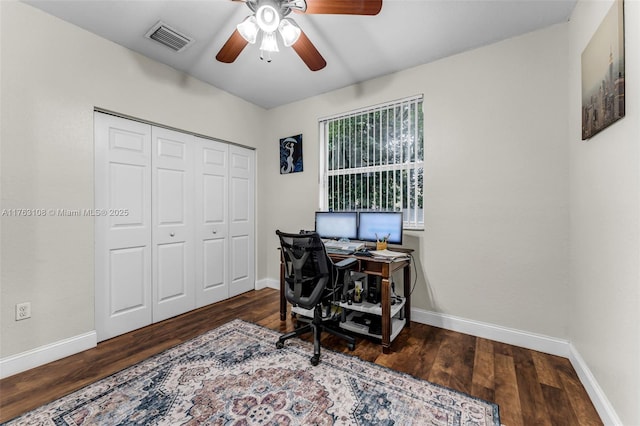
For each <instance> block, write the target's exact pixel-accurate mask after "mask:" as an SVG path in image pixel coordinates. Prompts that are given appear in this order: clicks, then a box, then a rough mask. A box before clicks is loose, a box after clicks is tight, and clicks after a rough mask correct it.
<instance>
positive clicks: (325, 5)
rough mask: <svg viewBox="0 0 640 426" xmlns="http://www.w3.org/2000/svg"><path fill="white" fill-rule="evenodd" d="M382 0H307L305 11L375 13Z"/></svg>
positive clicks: (316, 12)
mask: <svg viewBox="0 0 640 426" xmlns="http://www.w3.org/2000/svg"><path fill="white" fill-rule="evenodd" d="M381 9H382V0H307V11H306V12H305V13H314V14H336V15H377V14H378V13H380V10H381Z"/></svg>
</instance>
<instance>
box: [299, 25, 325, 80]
mask: <svg viewBox="0 0 640 426" xmlns="http://www.w3.org/2000/svg"><path fill="white" fill-rule="evenodd" d="M291 47H292V48H293V50H295V51H296V53H297V54H298V56H300V59H302V60H303V61H304V63H305V64H307V66H308V67H309V69H310V70H311V71H318V70H321V69H322V68H324V67H326V66H327V61H325V60H324V58H323V57H322V55H321V54H320V52H318V49H316V47H315V46H314V45H313V43H311V40H309V37H307V35H306V34H305V33H304V32H301V33H300V37H299V38H298V41H296V42H295V43H294V44H293V45H292V46H291Z"/></svg>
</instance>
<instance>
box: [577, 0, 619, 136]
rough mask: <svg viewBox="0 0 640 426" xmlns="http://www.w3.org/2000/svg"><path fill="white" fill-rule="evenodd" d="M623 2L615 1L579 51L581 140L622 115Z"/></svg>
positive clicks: (602, 128) (607, 125)
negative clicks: (585, 45)
mask: <svg viewBox="0 0 640 426" xmlns="http://www.w3.org/2000/svg"><path fill="white" fill-rule="evenodd" d="M624 78H625V74H624V2H623V0H616V1H615V2H614V3H613V5H612V6H611V9H610V10H609V12H608V13H607V15H606V16H605V17H604V19H603V20H602V23H601V24H600V26H599V27H598V29H597V30H596V32H595V34H594V35H593V37H592V38H591V40H590V41H589V44H587V47H586V48H585V49H584V51H583V52H582V140H586V139H589V138H590V137H592V136H593V135H595V134H596V133H598V132H600V131H602V130H604V129H605V128H607V127H609V126H610V125H612V124H613V123H615V122H616V121H618V120H620V119H621V118H622V117H624V115H625V98H624V96H625V87H624Z"/></svg>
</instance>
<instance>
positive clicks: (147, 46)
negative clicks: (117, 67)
mask: <svg viewBox="0 0 640 426" xmlns="http://www.w3.org/2000/svg"><path fill="white" fill-rule="evenodd" d="M23 1H25V3H28V4H31V5H32V6H34V7H37V8H39V9H42V10H44V11H46V12H48V13H50V14H52V15H55V16H57V17H59V18H61V19H63V20H65V21H68V22H70V23H73V24H75V25H77V26H79V27H82V28H84V29H86V30H88V31H90V32H92V33H95V34H98V35H100V36H102V37H104V38H107V39H109V40H112V41H114V42H116V43H118V44H120V45H122V46H125V47H127V48H129V49H131V50H134V51H136V52H139V53H141V54H143V55H145V56H148V57H150V58H153V59H155V60H157V61H159V62H162V63H165V64H167V65H169V66H171V67H173V68H176V69H178V70H181V71H184V72H185V73H187V74H190V75H192V76H194V77H196V78H198V79H200V80H202V81H205V82H207V83H210V84H212V85H214V86H216V87H218V88H220V89H223V90H225V91H227V92H230V93H233V94H234V95H236V96H239V97H241V98H243V99H245V100H247V101H249V102H252V103H254V104H256V105H260V106H262V107H265V108H272V107H276V106H279V105H283V104H286V103H289V102H293V101H296V100H300V99H304V98H308V97H310V96H314V95H317V94H320V93H325V92H328V91H331V90H334V89H338V88H341V87H345V86H349V85H352V84H355V83H358V82H362V81H365V80H368V79H371V78H374V77H378V76H382V75H385V74H389V73H392V72H395V71H398V70H402V69H406V68H409V67H412V66H416V65H420V64H424V63H428V62H431V61H434V60H437V59H440V58H443V57H446V56H450V55H454V54H456V53H460V52H463V51H466V50H469V49H473V48H476V47H479V46H483V45H487V44H490V43H493V42H496V41H499V40H503V39H507V38H510V37H513V36H516V35H519V34H524V33H527V32H530V31H533V30H536V29H539V28H543V27H547V26H549V25H553V24H556V23H559V22H566V21H567V20H568V19H569V16H570V14H571V11H572V10H573V7H574V5H575V3H576V0H494V1H489V0H383V5H382V11H381V12H380V14H378V15H377V16H356V15H304V14H298V13H296V14H292V17H293V18H294V19H295V21H296V22H297V23H298V25H299V26H300V27H301V28H302V30H303V31H304V32H305V33H306V34H307V36H308V37H309V38H310V39H311V41H312V42H313V43H314V44H315V46H316V48H317V49H318V50H319V51H320V53H321V54H322V56H324V58H325V59H326V61H327V66H326V67H325V68H324V69H322V70H320V71H316V72H313V71H310V70H309V69H308V68H307V67H306V65H305V64H304V63H303V62H302V60H301V59H300V58H299V57H298V56H297V55H296V53H295V52H294V51H293V50H292V49H290V48H285V47H283V46H282V45H280V52H279V53H276V54H275V55H273V61H272V62H271V63H266V62H264V61H261V60H260V58H259V51H258V47H257V46H256V45H248V46H247V47H246V48H245V49H244V50H243V52H242V53H241V54H240V56H239V57H238V59H236V61H235V62H234V63H232V64H224V63H220V62H218V61H216V59H215V56H216V54H217V52H218V51H219V50H220V48H221V47H222V45H223V44H224V43H225V41H226V40H227V38H228V37H229V36H230V35H231V33H232V32H233V30H234V29H235V25H236V24H238V23H239V22H241V21H242V20H243V19H244V18H245V17H246V16H248V15H249V14H250V13H251V12H250V10H249V8H248V7H247V6H246V5H245V4H243V3H242V2H237V1H235V2H234V1H231V0H23ZM344 1H350V0H344ZM158 21H163V22H165V23H166V24H168V25H169V26H171V27H173V28H174V29H176V30H178V31H180V32H182V33H183V34H185V35H187V36H189V37H191V38H193V39H195V42H194V43H193V44H192V45H191V46H190V47H188V48H187V49H185V50H184V51H182V52H179V53H176V52H174V51H172V50H170V49H169V48H167V47H165V46H162V45H160V44H158V43H157V42H155V41H153V40H150V39H148V38H145V34H146V33H147V31H148V30H149V29H150V28H151V27H152V26H153V25H154V24H156V23H157V22H158Z"/></svg>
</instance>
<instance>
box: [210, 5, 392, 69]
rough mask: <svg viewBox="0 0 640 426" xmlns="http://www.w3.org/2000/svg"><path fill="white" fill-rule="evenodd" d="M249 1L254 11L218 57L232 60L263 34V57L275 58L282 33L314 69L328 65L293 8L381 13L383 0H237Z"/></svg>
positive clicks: (326, 12)
mask: <svg viewBox="0 0 640 426" xmlns="http://www.w3.org/2000/svg"><path fill="white" fill-rule="evenodd" d="M233 1H241V2H243V3H245V4H246V5H247V6H248V7H249V9H251V12H253V14H252V15H250V16H248V17H247V18H246V19H245V20H244V21H242V22H241V23H240V24H238V25H237V27H236V29H235V30H234V32H233V33H232V34H231V36H230V37H229V39H228V40H227V42H226V43H225V44H224V46H222V48H221V49H220V51H219V52H218V54H217V55H216V59H217V60H218V61H220V62H225V63H232V62H233V61H235V60H236V58H237V57H238V55H240V53H241V52H242V50H243V49H244V48H245V47H246V46H247V44H249V43H251V44H255V43H256V42H257V41H258V38H259V37H258V36H260V59H264V60H266V61H267V62H271V53H273V52H278V51H279V49H278V35H279V36H280V39H281V40H282V43H283V44H284V46H286V47H292V48H293V50H295V52H296V53H297V54H298V56H300V58H301V59H302V60H303V61H304V63H305V64H306V65H307V66H308V67H309V69H310V70H311V71H318V70H321V69H322V68H324V67H325V66H326V65H327V62H326V61H325V60H324V58H323V57H322V55H321V54H320V52H318V49H316V47H315V46H314V45H313V43H312V42H311V40H309V38H308V37H307V36H306V34H305V33H304V32H303V31H302V30H301V29H300V27H299V26H298V24H296V22H295V21H294V20H293V19H292V18H290V17H288V16H289V14H290V13H291V12H292V11H295V12H298V13H306V14H339V15H377V14H378V13H379V12H380V9H382V0H233Z"/></svg>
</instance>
